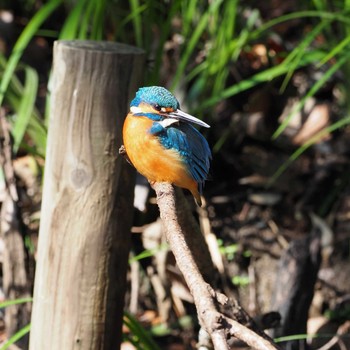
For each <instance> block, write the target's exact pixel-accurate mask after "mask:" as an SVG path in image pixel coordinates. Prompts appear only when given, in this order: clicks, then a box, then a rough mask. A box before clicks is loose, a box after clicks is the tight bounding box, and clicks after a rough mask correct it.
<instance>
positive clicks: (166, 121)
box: [158, 118, 179, 128]
mask: <svg viewBox="0 0 350 350" xmlns="http://www.w3.org/2000/svg"><path fill="white" fill-rule="evenodd" d="M178 122H179V121H178V120H177V119H174V118H166V119H164V120H162V121H161V122H158V123H159V124H160V125H162V126H163V127H164V128H167V127H168V126H170V125H172V124H175V123H178Z"/></svg>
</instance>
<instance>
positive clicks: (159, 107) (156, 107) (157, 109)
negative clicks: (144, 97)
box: [153, 105, 162, 112]
mask: <svg viewBox="0 0 350 350" xmlns="http://www.w3.org/2000/svg"><path fill="white" fill-rule="evenodd" d="M153 108H154V109H155V110H156V111H158V112H160V111H161V110H162V107H161V106H159V105H154V106H153Z"/></svg>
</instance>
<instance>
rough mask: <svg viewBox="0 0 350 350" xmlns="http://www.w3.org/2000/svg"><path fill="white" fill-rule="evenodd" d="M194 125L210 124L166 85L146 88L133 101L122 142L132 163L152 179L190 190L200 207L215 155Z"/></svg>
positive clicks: (151, 180) (152, 180) (204, 125)
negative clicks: (183, 105) (189, 110)
mask: <svg viewBox="0 0 350 350" xmlns="http://www.w3.org/2000/svg"><path fill="white" fill-rule="evenodd" d="M192 124H197V125H200V126H203V127H206V128H209V127H210V126H209V125H208V124H206V123H204V122H203V121H201V120H200V119H198V118H196V117H194V116H192V115H190V114H187V113H185V112H183V111H182V110H181V109H180V104H179V101H178V100H177V99H176V97H175V96H174V95H173V94H172V93H171V92H170V91H168V90H167V89H165V88H164V87H161V86H149V87H143V88H140V89H139V90H138V91H137V93H136V96H135V98H134V99H133V100H132V101H131V103H130V111H129V113H128V115H127V117H126V119H125V122H124V126H123V141H124V147H125V151H126V154H127V156H128V158H129V159H130V161H131V163H132V164H133V165H134V167H135V168H136V170H137V171H138V172H139V173H140V174H142V175H143V176H145V177H146V178H147V179H148V181H149V182H151V183H154V182H168V183H171V184H173V185H175V186H178V187H182V188H185V189H188V190H189V191H190V192H191V193H192V195H193V197H194V198H195V200H196V202H197V204H198V205H199V206H201V205H202V200H201V194H202V190H203V186H204V183H205V180H206V179H207V177H208V173H209V167H210V160H211V157H212V156H211V152H210V148H209V145H208V142H207V140H206V139H205V138H204V137H203V135H202V134H201V133H200V132H199V131H198V130H197V129H196V128H195V127H194V126H193V125H192Z"/></svg>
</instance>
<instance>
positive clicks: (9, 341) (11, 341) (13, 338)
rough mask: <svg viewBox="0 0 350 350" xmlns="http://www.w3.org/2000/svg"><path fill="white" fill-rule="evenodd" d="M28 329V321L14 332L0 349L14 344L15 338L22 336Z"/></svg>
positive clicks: (4, 349) (3, 349)
mask: <svg viewBox="0 0 350 350" xmlns="http://www.w3.org/2000/svg"><path fill="white" fill-rule="evenodd" d="M29 331H30V323H29V324H28V325H26V326H24V327H23V328H22V329H20V330H19V331H18V332H17V333H16V334H14V335H13V336H12V337H11V338H10V339H9V340H7V342H6V343H5V344H4V345H3V346H2V347H1V348H0V350H6V349H8V348H9V347H10V346H11V345H12V344H14V343H15V342H16V341H17V340H19V339H21V338H22V337H24V336H25V335H26V334H27V333H29Z"/></svg>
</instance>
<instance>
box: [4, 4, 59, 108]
mask: <svg viewBox="0 0 350 350" xmlns="http://www.w3.org/2000/svg"><path fill="white" fill-rule="evenodd" d="M61 3H62V0H51V1H49V2H48V3H47V4H45V5H44V6H43V7H42V8H41V9H40V10H39V11H38V12H37V13H36V14H35V15H34V16H33V18H32V19H31V20H30V21H29V23H28V24H27V25H26V27H25V28H24V30H23V31H22V33H21V35H20V36H19V38H18V40H17V41H16V44H15V46H14V48H13V50H12V53H11V56H10V58H9V60H8V62H7V65H6V68H5V71H4V74H3V77H2V80H1V83H0V106H1V105H2V103H3V101H4V96H5V93H6V90H7V88H8V86H9V83H10V81H11V77H12V75H13V74H14V72H15V69H16V67H17V64H18V62H19V60H20V58H21V57H22V54H23V51H24V49H25V48H26V47H27V46H28V44H29V41H30V40H31V39H32V38H33V36H34V35H35V33H36V32H37V30H38V29H39V28H40V26H41V25H42V24H43V22H44V21H45V20H46V19H47V18H48V17H49V16H50V15H51V13H52V12H53V11H54V10H55V9H56V8H57V7H58V6H59V5H60V4H61Z"/></svg>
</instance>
